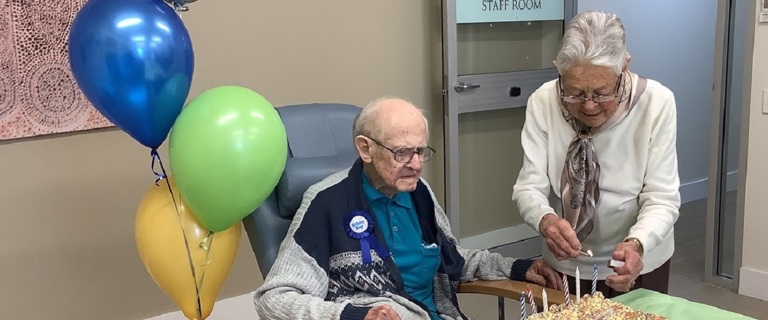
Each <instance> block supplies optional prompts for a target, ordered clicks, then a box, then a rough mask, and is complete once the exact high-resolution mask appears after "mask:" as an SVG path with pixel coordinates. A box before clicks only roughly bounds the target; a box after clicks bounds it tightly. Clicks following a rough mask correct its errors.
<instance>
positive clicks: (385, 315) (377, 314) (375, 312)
mask: <svg viewBox="0 0 768 320" xmlns="http://www.w3.org/2000/svg"><path fill="white" fill-rule="evenodd" d="M364 320H401V319H400V315H398V314H397V312H395V309H392V306H390V305H388V304H384V305H380V306H377V307H373V308H371V310H368V314H366V315H365V319H364Z"/></svg>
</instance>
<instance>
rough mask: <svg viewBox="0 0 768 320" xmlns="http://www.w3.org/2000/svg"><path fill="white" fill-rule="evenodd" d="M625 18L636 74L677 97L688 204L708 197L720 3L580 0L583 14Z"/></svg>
mask: <svg viewBox="0 0 768 320" xmlns="http://www.w3.org/2000/svg"><path fill="white" fill-rule="evenodd" d="M592 10H601V11H610V12H614V13H616V14H618V15H619V17H620V18H621V20H622V22H623V23H624V28H625V29H626V34H627V47H628V50H629V53H630V54H631V55H632V61H631V62H630V70H632V71H634V72H636V73H638V74H640V75H643V76H646V77H648V78H651V79H654V80H657V81H659V82H661V83H662V84H664V85H665V86H667V87H668V88H670V89H671V90H672V91H673V92H674V93H675V99H676V101H677V155H678V162H679V170H680V184H681V187H680V192H681V196H682V197H683V202H688V201H692V200H696V199H702V198H705V197H706V196H707V176H708V174H709V161H708V159H709V145H710V144H709V130H710V120H711V119H710V109H711V106H712V82H713V79H712V76H713V70H712V66H713V64H714V51H715V27H716V26H715V22H716V14H717V0H674V1H670V0H645V1H626V0H580V1H578V11H579V12H584V11H592Z"/></svg>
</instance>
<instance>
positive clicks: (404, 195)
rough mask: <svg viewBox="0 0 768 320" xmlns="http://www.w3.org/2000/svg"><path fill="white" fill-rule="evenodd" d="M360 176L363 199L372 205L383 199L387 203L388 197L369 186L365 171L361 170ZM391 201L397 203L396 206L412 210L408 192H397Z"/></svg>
mask: <svg viewBox="0 0 768 320" xmlns="http://www.w3.org/2000/svg"><path fill="white" fill-rule="evenodd" d="M362 176H363V193H364V194H365V198H366V199H367V200H368V201H369V202H371V203H373V202H374V201H379V199H382V198H383V199H385V200H386V201H389V197H387V195H385V194H384V193H382V192H381V191H379V190H376V188H374V187H373V186H372V185H371V181H370V180H368V176H366V175H365V171H364V170H362ZM392 200H393V201H394V202H395V203H397V204H398V205H400V206H402V207H405V208H408V209H412V208H413V201H412V200H411V194H410V192H398V193H396V194H395V196H394V197H392Z"/></svg>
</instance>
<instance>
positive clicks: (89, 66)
mask: <svg viewBox="0 0 768 320" xmlns="http://www.w3.org/2000/svg"><path fill="white" fill-rule="evenodd" d="M69 63H70V65H71V67H72V74H73V75H74V77H75V80H76V81H77V84H78V85H79V86H80V89H81V90H82V91H83V93H84V94H85V96H86V97H87V98H88V100H89V101H91V103H92V104H93V105H94V107H96V109H97V110H99V112H101V114H103V115H104V116H105V117H106V118H107V119H109V120H110V121H112V123H114V124H115V125H117V126H118V127H120V129H122V130H123V131H125V132H127V133H128V134H129V135H131V137H133V138H134V139H136V140H137V141H139V142H140V143H141V144H143V145H145V146H147V147H150V148H152V149H155V148H157V147H159V146H160V145H161V144H162V143H163V141H165V138H166V137H167V136H168V132H169V131H170V130H171V126H173V122H174V121H175V120H176V117H178V115H179V112H181V108H182V107H183V106H184V102H185V101H186V99H187V95H188V94H189V88H190V84H191V82H192V72H193V69H194V55H193V52H192V41H191V40H190V37H189V33H188V32H187V29H186V28H185V27H184V24H183V23H182V22H181V19H180V18H179V16H178V15H177V14H176V12H174V11H173V8H171V7H169V6H168V5H166V4H165V3H164V2H163V0H90V1H88V2H87V3H86V4H85V5H84V6H83V8H82V9H81V10H80V12H79V13H78V14H77V16H76V17H75V20H74V22H73V23H72V29H71V30H70V33H69Z"/></svg>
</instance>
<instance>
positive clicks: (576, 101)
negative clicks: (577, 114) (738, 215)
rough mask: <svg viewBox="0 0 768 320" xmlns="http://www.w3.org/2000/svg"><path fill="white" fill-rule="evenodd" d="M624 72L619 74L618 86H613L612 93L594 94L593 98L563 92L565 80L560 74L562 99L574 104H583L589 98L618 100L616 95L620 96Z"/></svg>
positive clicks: (594, 100)
mask: <svg viewBox="0 0 768 320" xmlns="http://www.w3.org/2000/svg"><path fill="white" fill-rule="evenodd" d="M623 75H624V74H623V73H622V74H620V75H619V79H618V80H616V87H614V88H613V93H612V94H606V95H597V96H592V98H587V97H585V96H566V95H564V94H563V80H562V79H561V78H560V77H559V76H558V80H557V82H558V83H560V99H563V101H565V102H567V103H573V104H581V103H584V102H586V101H587V100H589V101H592V102H594V103H606V102H611V101H613V100H616V97H618V96H619V86H620V85H621V77H622V76H623Z"/></svg>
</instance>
